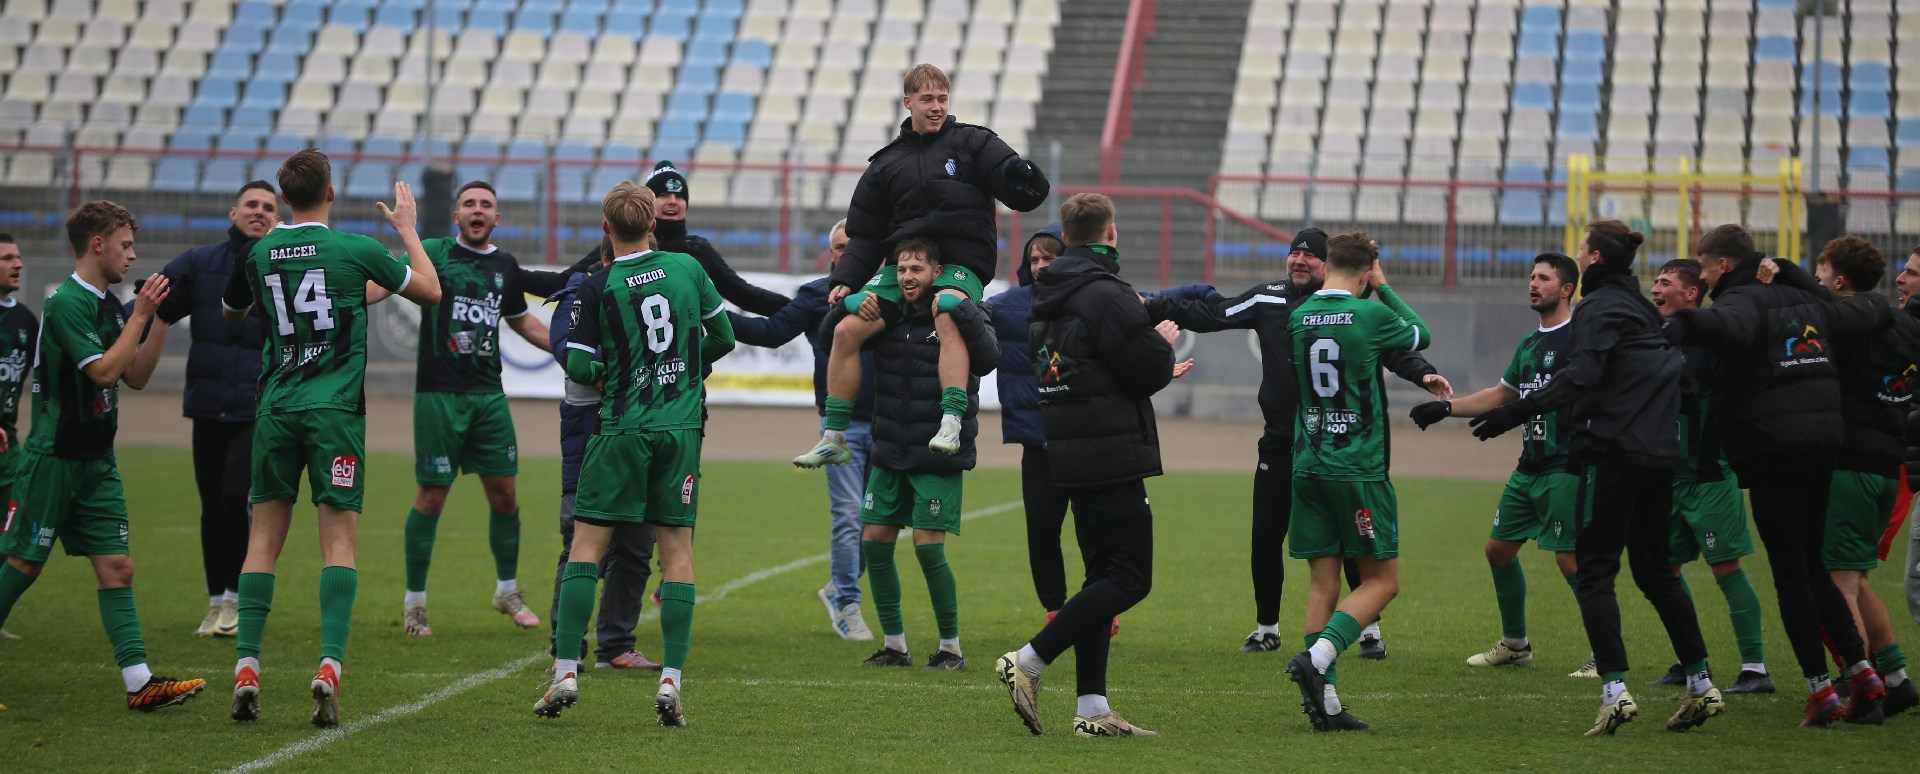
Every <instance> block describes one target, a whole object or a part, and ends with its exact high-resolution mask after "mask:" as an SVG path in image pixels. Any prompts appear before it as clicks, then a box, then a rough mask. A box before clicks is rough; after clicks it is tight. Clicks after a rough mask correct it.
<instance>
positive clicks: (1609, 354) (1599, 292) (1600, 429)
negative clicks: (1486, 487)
mask: <svg viewBox="0 0 1920 774" xmlns="http://www.w3.org/2000/svg"><path fill="white" fill-rule="evenodd" d="M1580 290H1581V293H1583V294H1584V295H1583V296H1582V298H1581V299H1580V302H1579V303H1577V304H1574V305H1573V320H1572V325H1573V345H1572V347H1571V348H1570V349H1571V351H1569V352H1567V353H1566V362H1565V363H1564V364H1563V365H1561V366H1560V371H1559V372H1558V373H1556V374H1554V377H1553V381H1552V382H1551V383H1549V384H1548V385H1547V386H1546V387H1545V388H1543V389H1540V390H1538V391H1536V392H1534V393H1533V394H1531V395H1528V396H1527V397H1524V398H1521V399H1520V400H1518V401H1516V402H1515V404H1514V405H1518V406H1521V409H1520V413H1522V414H1525V415H1533V414H1545V413H1547V412H1550V411H1560V412H1562V414H1561V417H1562V418H1561V422H1562V423H1564V424H1571V425H1572V426H1573V437H1572V438H1571V439H1570V441H1569V443H1568V448H1567V459H1568V464H1569V465H1572V466H1584V465H1592V464H1595V463H1598V462H1603V461H1616V462H1624V463H1627V464H1630V465H1638V466H1641V467H1648V468H1665V469H1671V468H1673V467H1674V466H1675V463H1676V462H1678V460H1679V456H1680V438H1679V434H1678V433H1677V432H1676V428H1677V427H1678V426H1679V425H1678V424H1677V423H1678V422H1679V419H1680V366H1681V364H1680V352H1679V350H1678V349H1676V348H1675V347H1673V346H1671V345H1669V344H1668V343H1667V341H1666V338H1665V337H1664V336H1663V334H1662V331H1661V326H1662V325H1663V320H1662V319H1661V317H1660V311H1659V310H1658V309H1655V308H1654V306H1653V302H1652V301H1648V300H1647V298H1646V296H1643V295H1641V294H1640V283H1639V282H1638V281H1636V280H1635V279H1634V278H1633V275H1632V274H1629V273H1627V271H1626V270H1625V269H1624V268H1623V269H1621V270H1612V269H1609V268H1608V267H1606V266H1603V265H1594V266H1591V267H1589V268H1588V269H1587V272H1586V274H1585V275H1583V276H1582V277H1581V278H1580ZM1683 311H1691V310H1683ZM1721 416H1724V414H1721Z"/></svg>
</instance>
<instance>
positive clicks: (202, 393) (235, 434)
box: [158, 180, 280, 637]
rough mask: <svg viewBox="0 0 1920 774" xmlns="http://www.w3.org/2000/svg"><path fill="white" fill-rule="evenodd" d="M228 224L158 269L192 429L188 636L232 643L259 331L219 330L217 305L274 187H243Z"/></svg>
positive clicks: (249, 480) (266, 224) (275, 204)
mask: <svg viewBox="0 0 1920 774" xmlns="http://www.w3.org/2000/svg"><path fill="white" fill-rule="evenodd" d="M227 219H228V220H231V221H233V225H231V226H229V227H228V228H227V238H226V240H225V241H223V242H216V243H214V244H210V245H202V246H200V247H195V248H192V249H189V250H187V251H186V252H183V253H181V254H180V255H179V256H177V257H175V258H174V259H173V260H171V261H168V262H167V265H166V267H165V268H163V269H161V270H160V273H162V274H165V275H166V276H167V279H168V280H169V281H170V282H172V283H173V288H174V291H173V293H172V295H170V296H168V298H167V302H166V303H165V304H162V305H161V307H160V312H159V315H158V317H159V318H160V319H161V320H162V321H164V322H166V323H167V324H169V325H172V324H175V323H178V322H179V321H180V320H181V319H182V318H187V317H191V318H192V324H191V325H190V326H189V327H188V331H189V332H190V333H191V334H192V336H193V339H192V343H191V345H190V346H189V347H188V349H187V374H186V376H187V384H186V388H185V390H184V391H183V392H184V396H183V398H182V404H183V406H182V413H184V414H185V415H186V417H187V418H188V419H191V420H193V482H194V486H195V488H196V489H198V490H199V492H200V557H201V565H202V569H203V571H204V573H205V575H206V581H207V617H206V619H205V620H203V621H201V622H200V628H198V629H196V630H194V634H197V635H200V636H202V637H207V636H220V637H232V636H234V634H235V633H237V632H238V631H239V627H240V592H239V588H240V563H241V562H242V561H245V560H246V558H247V535H248V531H249V529H248V523H247V519H248V515H249V514H250V513H251V512H252V511H251V509H250V508H249V507H248V505H247V495H248V493H249V491H250V490H251V489H252V485H253V476H252V473H251V471H250V467H249V466H250V465H251V464H252V460H253V415H254V404H255V400H256V399H257V397H258V393H257V389H258V385H257V383H258V382H259V381H260V348H261V347H262V346H264V344H265V342H266V328H265V325H266V323H265V322H264V320H265V318H263V317H261V316H260V312H259V311H257V310H256V311H254V312H253V313H252V314H249V315H247V318H246V319H245V320H242V321H240V322H237V323H230V322H227V321H226V319H225V318H224V317H223V316H222V315H221V309H220V296H221V294H222V293H223V292H225V290H226V288H227V276H228V275H229V274H231V273H232V272H233V266H234V263H235V262H236V261H238V260H239V259H240V257H241V256H244V255H246V252H247V246H248V245H251V244H253V240H256V239H259V238H260V237H261V236H263V235H265V234H266V233H267V232H268V231H269V230H271V229H272V228H273V227H274V225H275V224H277V223H279V222H280V219H279V196H278V195H277V194H276V193H275V192H274V190H273V185H272V184H270V183H268V182H267V181H265V180H255V181H253V182H250V183H247V184H246V185H244V186H242V187H241V188H240V193H239V195H238V197H237V199H236V200H235V202H234V205H233V208H232V209H230V210H228V211H227Z"/></svg>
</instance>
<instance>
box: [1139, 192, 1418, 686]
mask: <svg viewBox="0 0 1920 774" xmlns="http://www.w3.org/2000/svg"><path fill="white" fill-rule="evenodd" d="M1326 279H1327V233H1326V232H1325V231H1321V230H1320V229H1317V228H1306V229H1301V230H1300V231H1299V233H1296V234H1294V236H1293V249H1292V252H1290V253H1288V255H1287V275H1286V276H1285V277H1282V278H1280V279H1278V280H1275V281H1272V282H1262V283H1260V284H1257V285H1254V286H1253V287H1251V288H1248V289H1247V290H1246V292H1243V293H1241V294H1240V295H1237V296H1234V297H1232V298H1221V297H1220V296H1218V295H1215V296H1212V297H1210V298H1206V299H1192V298H1181V297H1173V296H1169V297H1162V298H1150V299H1147V314H1148V315H1149V316H1151V317H1152V318H1153V319H1155V320H1172V321H1174V322H1175V323H1178V324H1179V325H1180V327H1182V328H1185V329H1187V330H1189V331H1193V332H1195V333H1211V332H1214V331H1224V330H1252V331H1253V332H1254V335H1255V336H1257V337H1259V339H1260V414H1261V417H1262V418H1263V419H1264V420H1265V421H1266V431H1265V432H1264V433H1263V434H1262V435H1261V437H1260V442H1259V460H1258V465H1257V466H1256V467H1255V469H1254V472H1253V540H1252V545H1253V550H1252V563H1253V608H1254V610H1253V613H1254V614H1253V621H1254V628H1253V633H1252V634H1249V635H1247V639H1246V642H1245V643H1244V644H1242V645H1241V646H1240V652H1242V653H1265V652H1268V651H1273V650H1277V649H1279V648H1280V644H1281V642H1280V592H1281V588H1282V586H1284V585H1285V583H1286V579H1287V569H1286V560H1287V555H1286V549H1285V547H1284V546H1285V544H1286V540H1287V527H1288V525H1289V523H1290V522H1291V521H1292V513H1293V494H1292V493H1293V422H1294V416H1293V415H1294V409H1295V408H1297V407H1298V404H1299V402H1300V396H1299V394H1298V393H1299V387H1298V384H1297V383H1296V379H1297V377H1296V376H1295V374H1294V372H1293V345H1292V340H1291V339H1290V338H1289V336H1288V333H1287V318H1288V315H1290V314H1291V313H1292V311H1293V305H1294V304H1295V303H1297V302H1298V301H1300V300H1301V299H1303V298H1306V297H1307V296H1310V295H1313V293H1314V292H1316V291H1318V290H1320V288H1321V286H1322V284H1324V283H1325V282H1326ZM1380 362H1381V364H1382V365H1385V366H1386V368H1387V370H1390V371H1392V372H1394V374H1396V375H1398V376H1399V377H1400V378H1402V379H1405V380H1407V381H1409V382H1413V383H1414V384H1418V385H1420V386H1421V387H1422V388H1424V389H1426V390H1427V391H1428V392H1431V393H1433V394H1434V395H1435V396H1436V397H1438V398H1440V399H1441V400H1447V399H1449V398H1452V397H1453V385H1451V384H1449V383H1448V382H1447V379H1446V377H1444V376H1441V375H1440V374H1439V373H1438V372H1437V371H1436V370H1435V369H1434V367H1433V365H1432V364H1430V363H1428V362H1427V359H1426V358H1425V357H1423V356H1421V355H1420V353H1418V352H1408V351H1405V350H1398V351H1392V352H1384V353H1381V357H1380ZM1344 570H1345V573H1346V577H1347V586H1348V587H1349V588H1358V587H1359V585H1360V567H1359V565H1358V564H1357V563H1356V562H1355V561H1354V560H1352V559H1348V560H1347V561H1346V567H1345V568H1344ZM1386 655H1387V646H1386V642H1385V641H1384V640H1383V639H1382V638H1381V637H1380V622H1378V621H1372V622H1369V623H1368V625H1367V628H1366V629H1365V630H1364V631H1362V632H1361V635H1360V657H1361V658H1367V659H1381V658H1386Z"/></svg>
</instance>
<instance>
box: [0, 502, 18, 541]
mask: <svg viewBox="0 0 1920 774" xmlns="http://www.w3.org/2000/svg"><path fill="white" fill-rule="evenodd" d="M19 510H20V501H19V500H14V501H13V502H10V503H7V523H6V524H0V533H5V532H9V531H12V530H13V514H14V513H16V512H18V511H19Z"/></svg>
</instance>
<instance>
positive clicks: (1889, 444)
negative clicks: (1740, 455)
mask: <svg viewBox="0 0 1920 774" xmlns="http://www.w3.org/2000/svg"><path fill="white" fill-rule="evenodd" d="M1774 282H1776V283H1780V284H1784V285H1787V286H1789V287H1797V288H1800V289H1803V290H1808V291H1810V292H1812V293H1813V294H1814V295H1816V296H1821V297H1825V298H1827V299H1828V300H1830V301H1834V302H1836V303H1840V304H1847V305H1852V306H1856V307H1862V308H1861V309H1859V310H1858V311H1859V313H1860V314H1864V315H1868V316H1871V317H1875V318H1877V316H1878V314H1879V313H1878V312H1877V311H1875V310H1873V309H1871V308H1865V307H1873V306H1885V305H1886V300H1885V299H1883V298H1881V297H1880V296H1879V295H1877V294H1873V293H1861V294H1857V295H1854V296H1852V297H1851V298H1848V299H1846V300H1844V301H1843V300H1840V299H1838V298H1836V297H1834V296H1832V294H1831V293H1830V292H1829V291H1828V290H1827V289H1826V288H1824V287H1821V286H1820V284H1819V282H1818V281H1817V280H1815V279H1814V278H1813V276H1812V275H1810V274H1808V273H1807V271H1806V269H1803V268H1800V265H1799V264H1794V263H1783V264H1781V268H1780V274H1779V276H1778V277H1777V278H1775V279H1774ZM1888 323H1889V325H1888V327H1885V328H1881V329H1879V330H1876V331H1872V332H1871V333H1868V334H1867V335H1866V336H1865V337H1864V338H1861V339H1859V340H1857V341H1835V342H1834V343H1835V344H1836V346H1835V347H1834V351H1833V362H1834V366H1835V368H1836V369H1838V371H1839V376H1840V419H1841V424H1842V427H1841V437H1840V454H1839V456H1838V457H1837V458H1836V459H1835V461H1834V467H1837V468H1842V469H1845V470H1858V471H1863V472H1867V473H1873V474H1876V475H1882V476H1886V477H1888V478H1892V477H1894V476H1897V475H1899V474H1900V463H1901V461H1902V459H1903V457H1904V455H1905V452H1906V446H1907V445H1906V427H1905V425H1906V416H1907V409H1908V408H1910V407H1911V406H1912V405H1913V391H1914V387H1915V386H1916V384H1917V383H1920V319H1917V318H1915V317H1914V316H1913V315H1912V314H1909V313H1897V314H1888Z"/></svg>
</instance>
